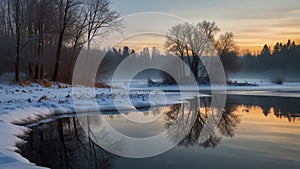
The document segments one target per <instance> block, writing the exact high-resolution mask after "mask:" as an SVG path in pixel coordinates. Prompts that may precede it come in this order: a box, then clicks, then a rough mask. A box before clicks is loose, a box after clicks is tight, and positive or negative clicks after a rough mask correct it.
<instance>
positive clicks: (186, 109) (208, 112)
mask: <svg viewBox="0 0 300 169" xmlns="http://www.w3.org/2000/svg"><path fill="white" fill-rule="evenodd" d="M209 102H210V100H209V98H200V103H203V104H202V105H200V107H198V106H197V105H198V104H197V100H192V101H190V102H189V103H188V104H182V105H181V104H177V105H173V106H171V109H170V111H168V112H167V113H166V116H165V126H166V128H167V129H169V132H168V135H169V139H170V140H171V141H173V142H177V141H178V140H177V139H178V136H182V135H183V134H186V136H185V137H184V139H183V140H181V141H180V143H179V145H181V146H186V147H188V146H195V145H198V146H201V147H204V148H210V147H211V148H214V147H216V146H217V145H218V144H219V143H220V141H221V139H222V136H226V137H233V136H234V131H235V129H236V127H237V125H238V124H239V123H240V118H239V115H237V114H235V113H234V111H235V109H236V108H235V106H233V105H229V106H227V107H226V108H225V109H224V110H216V109H217V108H209V106H208V105H209V104H207V103H209ZM216 111H223V114H222V116H221V119H220V122H219V123H218V125H217V127H216V130H214V131H213V132H212V133H211V134H210V136H209V137H208V139H206V140H204V141H201V139H202V138H201V132H202V129H203V128H204V126H205V125H206V124H205V123H206V121H207V119H218V118H217V117H215V116H217V114H216V113H215V112H216ZM190 123H192V124H190ZM189 125H191V126H192V127H191V128H190V127H188V126H189ZM189 128H190V129H189ZM188 129H189V131H187V130H188Z"/></svg>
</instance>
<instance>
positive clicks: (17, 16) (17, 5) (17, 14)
mask: <svg viewBox="0 0 300 169" xmlns="http://www.w3.org/2000/svg"><path fill="white" fill-rule="evenodd" d="M15 24H16V33H15V34H16V62H15V81H16V82H19V80H20V74H19V73H20V70H19V67H20V38H21V37H20V36H21V32H20V2H19V0H15Z"/></svg>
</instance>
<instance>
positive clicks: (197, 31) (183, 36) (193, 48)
mask: <svg viewBox="0 0 300 169" xmlns="http://www.w3.org/2000/svg"><path fill="white" fill-rule="evenodd" d="M218 30H219V29H218V27H217V26H216V25H215V23H214V24H212V23H210V22H206V21H205V22H203V23H198V24H197V26H195V25H194V24H190V23H184V24H178V25H175V26H173V27H171V29H170V30H169V33H168V34H167V40H166V42H165V47H166V48H167V50H168V51H170V52H173V53H175V54H176V55H178V56H180V57H181V59H182V60H185V59H184V58H187V62H188V64H189V67H190V69H191V71H192V73H193V75H194V77H195V78H196V79H198V78H199V75H198V73H199V70H200V69H199V67H201V68H202V67H204V66H203V64H201V60H200V56H203V55H207V53H208V52H207V51H210V50H212V49H213V45H212V42H211V41H212V39H213V37H214V34H215V33H216V32H217V31H218ZM200 64H201V66H200Z"/></svg>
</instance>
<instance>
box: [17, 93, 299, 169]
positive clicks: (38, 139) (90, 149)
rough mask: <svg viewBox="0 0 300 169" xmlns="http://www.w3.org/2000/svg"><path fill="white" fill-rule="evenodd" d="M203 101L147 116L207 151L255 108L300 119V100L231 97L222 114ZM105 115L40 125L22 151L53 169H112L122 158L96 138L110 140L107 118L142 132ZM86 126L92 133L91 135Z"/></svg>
mask: <svg viewBox="0 0 300 169" xmlns="http://www.w3.org/2000/svg"><path fill="white" fill-rule="evenodd" d="M198 101H199V100H197V99H195V100H190V101H189V102H187V103H183V104H175V105H172V106H169V107H166V108H157V109H153V110H149V111H146V112H145V113H144V115H145V116H149V115H151V114H154V115H159V114H161V113H162V115H161V116H160V119H159V120H158V122H159V123H157V125H161V127H162V129H169V130H168V132H167V134H168V139H169V141H171V142H179V146H184V147H188V146H199V147H203V148H214V147H216V146H217V145H219V144H220V142H221V140H222V137H229V138H230V137H233V136H234V133H235V130H236V128H237V126H238V125H239V123H240V121H241V120H240V116H239V115H241V114H243V113H247V114H249V115H254V116H255V113H254V112H251V111H252V109H250V108H251V107H253V106H254V107H256V110H257V108H259V109H261V111H259V113H261V114H262V113H264V114H265V115H266V116H267V115H268V114H270V108H272V111H271V112H272V113H274V115H275V117H278V118H286V119H296V118H298V117H300V116H299V111H300V109H299V108H298V104H299V100H297V99H287V98H266V97H249V96H247V97H242V96H229V97H228V99H227V104H226V107H225V108H224V109H222V110H220V109H217V108H209V105H210V104H211V103H210V102H211V101H210V98H208V97H205V98H200V103H201V105H200V107H198V104H197V103H198ZM241 108H242V109H241ZM279 110H280V111H279ZM162 111H163V112H162ZM217 111H222V116H221V118H220V119H219V120H218V123H217V125H216V126H215V129H214V130H213V132H212V133H211V135H210V136H209V137H208V138H207V139H205V140H202V139H203V138H201V132H203V128H204V127H205V126H206V125H207V124H205V123H206V121H207V120H209V119H218V118H217V117H216V116H217V114H216V113H215V112H217ZM131 114H135V113H134V112H132V113H131ZM104 116H105V117H104V118H99V116H95V115H87V116H80V117H67V118H59V119H57V120H55V121H52V122H47V123H41V124H39V125H36V126H34V127H33V130H32V132H31V133H30V134H29V136H28V138H26V141H27V142H28V143H27V144H25V145H23V146H22V147H21V149H22V153H21V154H22V155H23V156H24V157H26V158H28V159H29V160H30V161H31V162H34V163H36V164H38V165H41V166H46V167H50V168H95V169H96V168H112V166H113V164H114V162H115V159H116V158H121V157H118V156H115V155H113V154H111V153H109V152H107V151H105V150H103V149H102V148H101V147H99V146H98V145H97V144H95V143H94V142H93V141H92V139H91V138H93V139H94V140H97V141H98V142H101V143H102V142H104V140H106V139H103V138H104V137H105V136H106V134H107V131H106V130H105V128H101V123H103V122H102V121H101V120H102V119H106V120H107V121H110V120H111V121H113V120H114V122H115V123H122V124H123V125H122V127H124V128H125V129H124V130H133V131H130V132H131V133H134V132H137V130H138V128H132V127H131V128H130V127H128V128H126V125H127V123H125V122H124V120H122V115H120V114H109V115H104ZM78 118H80V122H81V123H79V120H78ZM260 118H261V117H260ZM262 118H264V116H262ZM286 119H283V120H286ZM265 120H268V119H265ZM82 126H84V128H86V129H88V130H89V131H88V132H87V133H86V132H85V131H84V130H83V128H82ZM153 130H155V131H153ZM156 130H157V128H154V129H153V128H149V129H147V130H143V131H142V132H149V133H153V132H154V133H155V132H157V131H156ZM91 131H93V132H91ZM95 131H96V132H95ZM180 136H184V137H183V138H184V139H183V140H179V139H180ZM107 144H108V145H111V147H113V148H115V149H117V150H119V151H122V147H123V146H124V145H123V144H122V142H121V141H109V142H107ZM187 151H188V150H187Z"/></svg>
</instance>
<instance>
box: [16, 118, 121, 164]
mask: <svg viewBox="0 0 300 169" xmlns="http://www.w3.org/2000/svg"><path fill="white" fill-rule="evenodd" d="M79 118H86V119H88V117H79ZM26 140H27V141H28V144H25V145H23V146H22V148H21V149H22V153H21V154H22V155H23V156H25V157H26V158H28V159H29V160H30V161H32V162H34V163H36V164H37V165H40V166H45V167H50V168H62V169H64V168H92V169H93V168H95V169H99V168H111V166H112V164H113V163H112V161H113V160H114V159H115V158H116V156H115V155H113V154H111V153H109V152H107V151H105V150H103V149H102V148H101V147H99V146H98V145H97V144H95V143H94V142H93V141H92V140H91V139H90V138H89V137H87V136H86V135H85V132H84V131H83V129H82V128H81V126H80V125H79V122H78V120H77V117H70V118H61V119H57V120H55V121H52V122H50V123H47V124H42V125H38V126H35V127H33V130H32V132H31V133H30V135H29V137H28V138H27V139H26Z"/></svg>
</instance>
